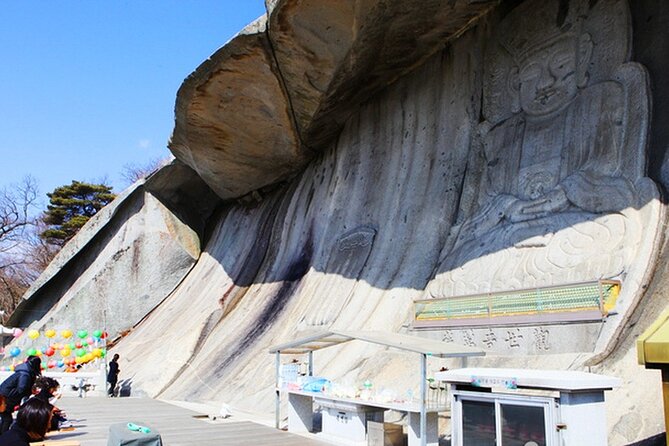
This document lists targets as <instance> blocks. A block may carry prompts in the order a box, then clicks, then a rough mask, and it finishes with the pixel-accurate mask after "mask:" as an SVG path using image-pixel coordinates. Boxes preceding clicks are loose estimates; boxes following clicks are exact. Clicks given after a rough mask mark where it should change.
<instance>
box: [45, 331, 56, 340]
mask: <svg viewBox="0 0 669 446" xmlns="http://www.w3.org/2000/svg"><path fill="white" fill-rule="evenodd" d="M44 336H46V337H47V338H53V337H54V336H56V330H52V329H49V330H47V331H45V332H44Z"/></svg>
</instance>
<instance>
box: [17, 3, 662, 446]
mask: <svg viewBox="0 0 669 446" xmlns="http://www.w3.org/2000/svg"><path fill="white" fill-rule="evenodd" d="M519 3H521V4H520V5H519V6H518V4H519ZM539 4H541V5H542V6H541V7H539V6H538V5H539ZM567 4H568V5H567ZM565 5H567V7H566V9H565ZM525 8H531V9H532V8H533V9H532V10H534V11H535V12H536V14H534V15H531V14H527V12H526V9H525ZM268 10H269V13H268V16H267V17H266V18H261V19H260V20H258V21H257V22H255V23H254V24H252V25H250V26H249V27H247V28H246V29H245V30H244V31H242V33H240V34H239V35H238V36H237V37H235V38H233V39H232V40H231V41H230V42H228V43H227V44H226V45H225V46H223V47H222V48H221V49H220V50H218V51H217V52H216V53H215V54H214V55H212V56H211V58H210V59H209V60H207V61H205V62H204V63H203V64H202V65H201V66H200V67H198V68H197V69H196V70H195V72H194V73H193V74H192V75H191V76H189V77H188V78H187V79H186V80H185V82H184V84H183V86H182V87H181V89H180V91H179V93H178V96H177V104H176V125H175V130H174V134H173V137H172V141H171V143H170V149H171V150H172V152H173V153H174V154H175V156H176V158H177V161H176V162H175V163H174V164H173V165H171V166H168V167H166V168H164V169H163V170H161V171H159V172H157V173H156V174H154V175H153V176H152V177H150V178H149V179H148V180H147V181H146V182H145V183H143V184H138V185H135V186H134V187H133V189H131V190H129V191H127V192H126V193H125V194H124V196H122V197H119V199H117V201H116V202H115V203H114V204H113V205H112V206H113V207H111V208H109V209H107V210H105V213H104V214H103V215H100V216H98V217H97V218H95V219H93V220H92V221H91V223H90V224H89V225H88V226H87V227H86V228H85V231H84V232H82V233H81V234H80V235H79V236H77V238H75V239H74V240H73V241H72V243H70V245H68V246H67V248H66V250H65V251H64V252H63V253H61V254H60V255H59V257H57V258H56V260H55V261H54V263H53V264H52V266H51V267H50V268H49V270H48V271H47V272H46V273H45V275H44V276H43V277H41V278H40V279H39V282H38V283H37V284H36V285H35V286H33V288H32V289H31V290H30V291H29V293H28V294H27V295H26V296H25V299H24V302H23V303H22V306H21V307H20V308H19V311H17V313H16V314H15V315H14V316H13V320H12V321H11V322H13V323H14V324H16V325H22V326H27V325H29V324H32V325H33V326H35V327H39V326H46V325H49V324H51V325H54V324H56V325H57V324H59V323H60V324H63V323H65V322H66V321H67V322H68V323H75V324H76V323H84V321H86V320H87V318H89V319H88V320H89V321H90V318H91V317H92V318H95V319H96V320H97V321H106V327H107V328H108V330H110V331H111V332H113V333H114V334H117V335H118V334H120V333H121V332H124V331H126V330H130V332H129V333H128V334H127V335H125V336H123V337H122V339H120V341H119V343H118V346H117V347H116V351H117V352H118V353H120V355H121V357H122V364H121V369H122V370H123V372H122V374H123V378H127V379H130V380H131V387H132V389H133V392H137V393H145V394H149V395H152V396H158V397H162V398H167V399H188V400H208V401H217V402H226V403H229V404H232V405H237V406H241V407H244V408H247V409H253V410H260V411H264V412H269V411H271V410H272V409H273V398H272V396H273V390H272V389H273V385H274V361H273V357H271V356H270V355H269V354H268V349H269V347H270V346H271V345H273V344H277V343H280V342H283V341H287V340H290V339H292V338H294V337H296V336H297V335H298V334H299V333H303V332H305V331H308V330H313V329H322V328H327V327H334V328H340V329H346V330H355V329H373V330H389V331H403V332H412V333H415V334H417V335H419V336H426V337H431V338H436V339H440V340H445V341H448V342H457V343H461V344H466V345H476V346H479V347H481V348H484V349H485V350H487V352H488V356H486V357H485V358H482V359H478V360H476V361H475V362H476V364H477V365H484V366H521V367H522V366H526V367H537V368H538V367H544V368H561V369H578V370H586V369H591V370H592V371H597V372H600V373H609V374H613V375H616V376H620V377H622V378H623V380H624V381H625V385H624V386H623V388H621V389H618V390H616V391H614V392H612V393H611V394H610V398H611V400H612V401H613V402H614V403H613V404H611V405H609V406H608V407H609V423H610V426H611V428H610V431H611V436H610V438H611V442H612V444H626V443H629V442H632V441H635V440H638V439H641V438H645V437H648V436H650V435H652V434H656V433H658V432H660V431H661V430H662V412H661V401H660V400H659V399H658V398H656V397H655V395H658V394H659V392H660V390H659V389H660V379H659V375H658V374H656V373H653V372H648V371H645V370H644V369H643V368H642V367H641V366H638V365H636V364H635V363H634V357H635V352H634V344H633V340H634V338H635V336H637V335H638V333H639V332H641V331H642V330H643V328H645V327H646V326H647V325H648V324H650V322H651V321H652V318H653V316H654V315H656V314H657V313H658V312H659V311H660V310H661V309H662V308H664V307H665V306H666V304H665V302H666V298H664V294H665V293H664V289H665V288H666V287H664V283H665V281H666V277H667V275H666V273H665V271H664V268H663V267H659V268H658V267H657V265H664V263H665V262H663V259H664V257H666V255H667V254H666V249H665V248H663V245H662V240H663V229H662V228H663V225H664V204H663V203H662V201H661V199H660V196H661V191H662V190H663V189H664V183H665V181H664V179H663V172H664V170H663V168H662V165H663V164H662V160H664V157H665V155H664V149H665V148H666V144H667V143H668V142H669V137H667V135H665V133H666V132H665V133H663V130H662V127H661V126H658V125H656V121H657V119H661V118H662V117H663V116H665V117H666V116H667V114H669V103H668V102H667V94H668V93H669V92H666V91H663V88H664V87H662V86H659V85H657V84H658V82H660V79H661V78H662V75H663V73H665V72H666V68H667V67H666V66H665V65H667V63H669V62H667V61H668V60H669V57H664V58H663V57H662V54H661V52H662V51H664V50H665V48H663V47H662V46H661V45H659V46H657V48H656V50H655V51H654V52H653V51H649V50H647V48H648V46H647V44H648V42H652V41H655V40H657V39H660V37H658V36H662V35H664V40H661V39H660V41H664V42H666V41H669V40H668V39H667V37H669V36H666V34H667V31H666V29H669V28H668V27H666V26H664V25H666V23H667V20H665V19H669V7H665V6H659V5H657V4H653V3H652V2H646V1H640V2H634V5H632V7H631V8H629V7H628V5H627V4H626V3H625V2H623V1H619V0H606V1H604V0H600V1H599V2H587V1H576V0H573V1H571V2H558V1H554V2H537V1H531V0H528V2H502V3H501V4H500V3H499V2H496V1H490V2H486V1H478V2H469V1H460V0H458V1H453V2H442V1H421V2H418V1H416V2H414V1H402V2H393V1H381V0H369V1H361V0H358V1H350V2H348V1H347V2H342V1H333V2H323V1H320V0H319V1H316V0H313V1H310V0H304V1H297V0H277V1H268ZM640 22H643V23H644V26H643V27H639V26H638V24H639V23H640ZM633 25H634V26H633ZM633 29H634V31H635V32H636V31H637V29H640V31H639V33H637V34H634V35H633V34H632V30H633ZM611 36H614V37H611ZM562 42H570V43H569V45H572V46H568V45H567V46H566V47H565V48H566V49H563V47H562V46H561V45H562V44H563V43H562ZM665 46H666V45H665ZM640 48H643V50H640ZM557 62H560V64H561V65H560V64H558V63H557ZM541 64H545V66H546V67H548V68H547V72H550V73H552V75H551V76H552V78H553V82H556V79H560V81H559V82H558V83H557V84H556V86H554V87H552V90H550V91H549V90H546V89H545V87H541V88H544V89H543V90H541V89H540V88H539V87H536V89H535V90H533V89H531V88H530V87H529V85H531V84H532V82H534V80H533V79H536V78H540V77H541V76H542V75H540V74H536V72H535V71H532V69H533V67H535V66H537V65H538V66H542V65H541ZM569 64H573V66H570V65H569ZM564 67H567V68H564ZM570 67H571V70H570V69H569V68H570ZM561 69H565V73H566V75H565V76H564V77H559V76H558V75H557V74H556V73H558V72H559V70H561ZM514 82H516V83H515V84H514ZM514 85H515V86H514ZM656 85H657V86H656ZM516 86H517V88H516ZM572 87H573V88H572ZM651 103H652V104H654V108H653V109H652V112H651V106H650V104H651ZM593 116H596V118H593ZM544 135H549V136H550V138H544ZM542 138H544V139H542ZM541 150H543V152H541ZM542 153H543V154H542ZM648 160H650V164H648ZM602 259H603V260H602ZM603 278H607V279H617V280H620V281H621V282H622V288H621V294H620V296H619V298H618V301H617V303H616V307H615V311H613V312H612V313H611V315H610V316H609V317H608V318H606V319H603V320H600V321H595V322H593V321H587V322H584V321H578V322H575V323H569V324H567V323H561V322H560V321H557V320H552V321H551V320H545V321H536V320H535V321H534V322H532V321H526V323H525V324H523V325H522V326H517V325H511V326H509V325H503V324H502V325H500V324H490V325H478V326H472V327H465V328H453V327H440V328H434V329H431V330H423V331H420V332H416V331H412V330H411V324H412V322H413V302H414V300H415V299H421V298H433V297H436V298H449V297H455V296H460V295H464V294H471V293H474V292H491V291H506V290H510V289H522V288H530V287H541V286H548V285H561V284H565V283H571V282H574V281H587V280H597V279H603ZM100 302H104V305H100ZM93 309H95V310H93ZM572 322H574V321H572ZM411 359H413V358H412V357H411V355H404V354H400V353H399V352H396V351H387V350H383V349H380V348H377V347H372V346H370V345H368V344H364V343H360V344H358V343H351V344H347V345H346V346H343V347H335V348H331V349H327V350H324V351H322V352H318V353H316V354H315V360H316V370H315V372H316V373H317V374H322V375H325V376H328V377H331V378H334V379H338V380H356V381H357V380H364V379H368V378H369V379H372V380H374V382H375V385H378V386H387V387H390V388H393V387H395V388H397V387H398V384H399V383H405V382H412V383H413V382H414V381H415V386H417V385H418V383H417V381H416V379H415V377H416V376H417V373H418V372H417V370H418V361H417V358H416V361H412V360H411ZM414 362H415V363H414ZM442 365H446V366H448V367H455V366H458V365H459V363H457V362H456V361H450V362H449V361H438V360H436V359H431V360H430V364H429V367H430V368H431V369H436V368H438V367H441V366H442ZM399 387H400V388H401V389H398V391H400V392H404V391H406V390H408V389H407V386H405V385H399ZM641 402H643V404H644V407H645V409H644V412H645V415H644V416H643V417H639V416H638V415H637V412H638V410H637V408H638V407H639V405H640V404H641Z"/></svg>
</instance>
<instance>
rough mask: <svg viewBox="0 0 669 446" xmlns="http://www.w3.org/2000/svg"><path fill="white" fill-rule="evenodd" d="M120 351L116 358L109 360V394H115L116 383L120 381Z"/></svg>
mask: <svg viewBox="0 0 669 446" xmlns="http://www.w3.org/2000/svg"><path fill="white" fill-rule="evenodd" d="M118 372H119V369H118V353H117V354H115V355H114V358H113V359H112V360H111V361H110V362H109V373H108V374H107V382H108V383H109V396H115V393H114V389H116V383H117V382H118Z"/></svg>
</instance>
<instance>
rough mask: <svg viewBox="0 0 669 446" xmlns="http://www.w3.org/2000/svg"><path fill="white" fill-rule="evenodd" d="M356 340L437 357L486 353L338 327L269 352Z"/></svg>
mask: <svg viewBox="0 0 669 446" xmlns="http://www.w3.org/2000/svg"><path fill="white" fill-rule="evenodd" d="M356 340H359V341H365V342H370V343H372V344H379V345H384V346H387V347H393V348H397V349H400V350H406V351H410V352H416V353H422V354H425V355H429V356H438V357H440V358H452V357H462V356H484V355H485V352H484V351H483V350H481V349H478V348H473V347H467V346H464V345H458V344H453V343H446V342H441V341H435V340H432V339H427V338H422V337H418V336H410V335H405V334H399V333H391V332H384V331H339V330H328V331H319V332H316V333H313V334H311V335H309V336H305V337H302V338H299V339H295V340H294V341H291V342H286V343H283V344H279V345H275V346H273V347H271V348H270V350H269V352H270V353H285V354H302V353H308V352H310V351H314V350H321V349H324V348H327V347H332V346H334V345H338V344H342V343H344V342H349V341H356Z"/></svg>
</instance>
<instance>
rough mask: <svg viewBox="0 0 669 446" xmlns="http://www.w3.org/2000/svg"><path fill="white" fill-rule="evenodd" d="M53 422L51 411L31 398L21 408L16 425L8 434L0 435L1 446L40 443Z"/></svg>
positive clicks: (27, 445)
mask: <svg viewBox="0 0 669 446" xmlns="http://www.w3.org/2000/svg"><path fill="white" fill-rule="evenodd" d="M50 422H51V409H50V408H49V406H48V404H47V403H45V402H44V401H42V400H40V399H37V398H30V399H29V400H28V401H26V403H25V404H24V405H23V406H21V408H19V411H18V413H17V414H16V423H14V424H13V425H12V427H11V429H9V430H8V431H7V432H5V433H3V434H2V435H0V446H29V445H30V442H31V441H39V440H42V439H43V438H44V436H45V435H46V432H47V429H48V428H49V423H50Z"/></svg>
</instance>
